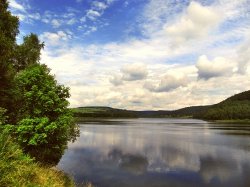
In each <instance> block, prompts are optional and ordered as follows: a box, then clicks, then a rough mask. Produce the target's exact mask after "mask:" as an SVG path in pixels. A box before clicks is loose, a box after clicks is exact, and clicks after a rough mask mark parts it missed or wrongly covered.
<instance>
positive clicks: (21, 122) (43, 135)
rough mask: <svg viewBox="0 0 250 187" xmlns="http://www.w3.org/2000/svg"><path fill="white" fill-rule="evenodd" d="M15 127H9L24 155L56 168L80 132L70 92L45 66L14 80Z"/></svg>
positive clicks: (24, 73)
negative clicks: (73, 113) (74, 115)
mask: <svg viewBox="0 0 250 187" xmlns="http://www.w3.org/2000/svg"><path fill="white" fill-rule="evenodd" d="M15 82H16V83H17V93H18V94H19V97H18V100H17V106H18V107H17V109H18V111H17V112H16V114H17V115H16V121H17V122H16V124H15V125H8V126H7V128H8V130H9V132H11V133H12V134H13V137H15V138H16V140H17V142H18V143H19V144H20V145H21V147H22V148H23V150H24V151H25V153H29V154H30V155H31V156H32V157H35V159H36V160H37V161H40V162H42V163H45V164H56V163H57V162H58V161H59V159H60V158H61V156H62V154H63V152H64V150H65V148H66V147H67V143H68V141H73V140H74V139H75V138H76V137H77V135H78V133H79V131H78V127H77V125H76V124H75V123H74V120H73V116H72V113H71V110H70V109H68V108H67V107H68V105H69V103H68V101H67V98H68V97H69V90H68V88H66V87H64V86H62V85H58V84H57V82H56V81H55V79H54V77H53V76H52V75H50V74H49V69H48V68H47V67H46V66H45V65H39V64H36V65H33V66H31V67H29V68H27V69H25V70H23V71H21V72H20V73H18V74H17V76H16V78H15Z"/></svg>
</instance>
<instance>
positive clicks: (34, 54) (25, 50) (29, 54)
mask: <svg viewBox="0 0 250 187" xmlns="http://www.w3.org/2000/svg"><path fill="white" fill-rule="evenodd" d="M43 47H44V43H40V41H39V39H38V37H37V35H35V34H33V33H31V34H30V35H28V36H25V37H24V38H23V43H22V44H21V45H17V46H16V49H15V55H14V59H13V66H14V68H15V70H16V71H17V72H18V71H21V70H24V69H25V68H26V67H28V66H30V65H33V64H36V63H38V62H39V60H40V54H41V49H43Z"/></svg>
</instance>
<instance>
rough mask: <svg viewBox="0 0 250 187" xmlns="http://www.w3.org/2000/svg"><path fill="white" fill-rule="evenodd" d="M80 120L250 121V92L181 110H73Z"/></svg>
mask: <svg viewBox="0 0 250 187" xmlns="http://www.w3.org/2000/svg"><path fill="white" fill-rule="evenodd" d="M73 112H74V116H75V117H80V118H85V117H88V118H98V117H99V118H170V117H185V118H197V119H205V120H235V119H250V91H246V92H242V93H240V94H236V95H234V96H232V97H230V98H228V99H226V100H224V101H222V102H220V103H218V104H215V105H207V106H191V107H186V108H182V109H179V110H173V111H168V110H159V111H132V110H122V109H115V108H110V107H79V108H75V109H73Z"/></svg>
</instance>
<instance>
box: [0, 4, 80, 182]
mask: <svg viewBox="0 0 250 187" xmlns="http://www.w3.org/2000/svg"><path fill="white" fill-rule="evenodd" d="M18 33H19V20H18V18H17V17H16V16H13V15H12V14H11V12H10V11H9V10H8V2H7V0H0V85H1V87H0V159H1V160H0V186H72V185H73V182H71V181H70V180H69V178H68V177H66V176H65V175H64V174H63V173H62V172H60V171H56V170H52V169H49V168H51V167H52V166H54V165H56V164H57V162H58V161H59V160H60V158H61V156H62V154H63V153H64V150H65V149H66V147H67V143H68V141H74V140H75V138H76V137H77V136H78V133H79V131H78V127H77V125H76V124H75V122H74V118H73V115H72V112H71V110H70V109H69V108H68V105H69V103H68V101H67V98H69V96H70V95H69V88H67V87H64V86H63V85H60V84H58V83H57V81H56V80H55V78H54V76H53V75H51V74H50V70H49V68H48V67H47V66H46V65H44V64H40V63H39V61H40V54H41V50H42V49H43V47H44V43H42V42H40V41H39V39H38V37H37V35H35V34H33V33H31V34H29V35H27V36H25V37H24V38H23V43H21V44H19V43H17V42H16V37H17V35H18Z"/></svg>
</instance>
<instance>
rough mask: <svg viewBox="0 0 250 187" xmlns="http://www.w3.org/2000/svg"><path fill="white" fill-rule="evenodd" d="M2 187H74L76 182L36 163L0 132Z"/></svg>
mask: <svg viewBox="0 0 250 187" xmlns="http://www.w3.org/2000/svg"><path fill="white" fill-rule="evenodd" d="M0 133H1V134H0V186H1V187H8V186H13V187H24V186H25V187H26V186H27V187H63V186H65V187H72V186H75V184H74V182H73V181H72V180H71V179H70V178H69V177H68V176H67V175H65V174H64V173H63V172H61V171H57V170H54V169H51V168H49V167H46V166H42V165H40V164H38V163H35V162H34V161H33V160H32V159H31V158H30V157H29V156H27V155H25V154H24V153H23V152H22V150H21V149H20V148H19V146H18V145H17V144H15V143H14V142H13V141H12V140H11V137H10V136H9V135H8V134H6V133H3V132H0Z"/></svg>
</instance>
